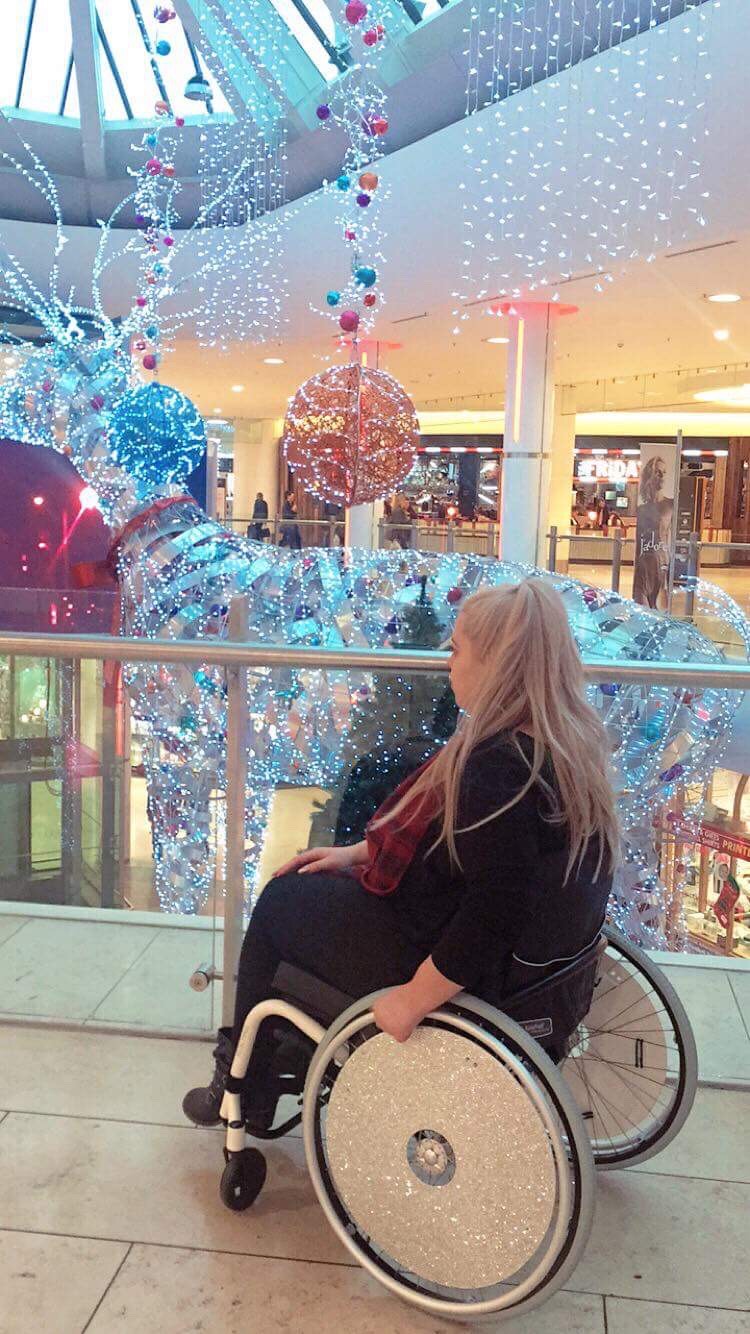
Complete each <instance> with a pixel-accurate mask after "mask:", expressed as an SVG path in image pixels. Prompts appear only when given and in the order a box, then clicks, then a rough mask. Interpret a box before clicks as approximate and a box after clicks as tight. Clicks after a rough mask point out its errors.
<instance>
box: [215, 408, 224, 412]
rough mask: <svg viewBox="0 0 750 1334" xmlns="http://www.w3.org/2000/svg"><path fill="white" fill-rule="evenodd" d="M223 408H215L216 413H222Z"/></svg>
mask: <svg viewBox="0 0 750 1334" xmlns="http://www.w3.org/2000/svg"><path fill="white" fill-rule="evenodd" d="M222 411H223V408H214V412H222Z"/></svg>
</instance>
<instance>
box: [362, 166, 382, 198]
mask: <svg viewBox="0 0 750 1334" xmlns="http://www.w3.org/2000/svg"><path fill="white" fill-rule="evenodd" d="M379 184H380V182H379V180H378V177H377V176H376V175H375V172H374V171H363V172H362V175H361V176H360V178H359V185H360V186H361V188H362V189H363V190H366V191H367V193H368V194H371V195H372V194H374V193H375V191H376V190H377V188H378V185H379Z"/></svg>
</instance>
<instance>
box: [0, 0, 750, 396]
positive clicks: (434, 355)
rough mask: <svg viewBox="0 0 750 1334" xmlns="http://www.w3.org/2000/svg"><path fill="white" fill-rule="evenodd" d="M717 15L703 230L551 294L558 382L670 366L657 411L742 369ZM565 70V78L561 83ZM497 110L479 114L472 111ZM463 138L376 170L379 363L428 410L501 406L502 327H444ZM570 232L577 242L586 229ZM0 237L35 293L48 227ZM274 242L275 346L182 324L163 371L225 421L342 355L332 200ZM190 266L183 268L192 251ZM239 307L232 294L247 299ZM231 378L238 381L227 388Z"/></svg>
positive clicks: (439, 139) (736, 91) (731, 99)
mask: <svg viewBox="0 0 750 1334" xmlns="http://www.w3.org/2000/svg"><path fill="white" fill-rule="evenodd" d="M618 2H619V0H618ZM464 3H466V0H454V6H455V8H454V7H453V6H451V8H449V9H447V10H446V11H445V12H444V13H439V12H438V13H437V14H436V17H435V18H434V19H431V20H430V21H429V22H425V23H423V25H422V26H421V29H415V30H414V31H413V32H412V33H411V35H410V37H409V41H411V40H412V38H415V39H418V40H425V41H426V37H427V35H428V34H429V33H430V32H432V33H433V35H434V36H433V38H431V39H430V40H431V41H434V42H437V40H438V37H437V35H438V34H439V33H440V25H442V24H447V23H449V22H450V21H451V18H452V15H453V14H454V13H458V12H459V10H460V9H461V6H462V5H463V4H464ZM576 3H577V4H578V3H581V4H582V0H576ZM673 8H674V5H673ZM716 19H717V20H719V21H718V22H715V31H714V33H713V47H712V58H713V59H714V60H715V64H716V68H717V69H720V71H721V88H720V92H721V95H720V96H714V97H713V98H712V100H711V103H710V108H709V113H708V115H707V123H706V132H707V135H708V139H707V144H708V150H707V153H706V156H705V161H704V179H703V180H702V184H704V185H705V192H706V194H707V196H708V198H707V203H706V210H705V211H706V220H705V224H701V223H698V222H697V221H695V222H694V223H691V224H689V225H686V226H685V227H684V229H683V231H682V234H681V236H680V238H679V244H675V245H673V247H672V249H671V250H668V251H662V252H660V253H659V254H657V255H656V258H655V260H654V262H653V263H648V264H647V263H646V262H644V261H642V260H637V261H631V262H629V263H627V264H621V265H619V266H618V267H617V268H616V269H613V272H612V274H611V275H610V276H611V277H612V279H613V281H612V282H611V283H608V282H607V281H604V282H602V281H601V280H600V278H599V277H598V276H597V275H591V273H590V267H589V268H587V266H586V264H585V262H584V261H583V258H582V254H583V252H581V256H579V262H577V263H576V264H575V265H574V267H573V273H574V277H573V278H572V279H570V280H569V281H567V282H566V283H565V284H564V285H563V286H562V287H561V289H560V290H561V292H562V294H563V296H564V299H565V300H566V301H570V302H572V303H575V304H576V305H578V306H579V307H580V313H579V314H578V315H576V316H575V317H572V318H570V319H568V320H565V321H563V322H562V324H561V328H560V335H559V372H558V378H559V380H560V381H562V382H565V383H579V384H580V383H590V382H592V381H595V380H597V379H604V378H607V379H609V380H611V381H614V380H615V379H617V380H621V381H623V382H627V381H628V380H629V378H630V377H635V376H639V375H641V373H647V374H648V375H651V376H655V375H656V376H661V375H662V373H663V372H672V371H677V370H678V369H679V370H680V371H681V372H684V373H685V374H684V377H683V378H682V380H681V383H680V384H679V385H677V383H676V381H675V380H674V379H670V380H669V381H664V380H662V379H660V380H659V385H658V393H659V395H660V402H662V403H664V404H665V405H666V404H668V403H670V402H672V401H673V400H674V401H682V402H688V403H689V402H692V399H691V397H690V396H689V395H690V393H692V391H687V393H686V394H683V393H682V388H683V386H687V383H688V378H689V375H690V374H692V373H693V372H695V371H697V369H698V368H713V369H717V373H718V374H719V376H720V377H721V376H722V375H723V368H724V367H725V366H729V367H731V366H735V365H738V366H739V367H740V369H738V370H737V371H736V372H734V371H730V372H729V374H730V375H733V374H741V373H742V370H743V369H744V362H745V361H746V360H748V359H750V287H748V285H747V279H746V275H747V273H748V272H750V267H749V265H750V233H749V232H748V230H747V228H746V219H748V218H750V169H749V168H750V162H749V161H748V140H747V135H746V132H745V126H746V124H747V115H746V110H747V103H748V95H747V81H746V71H745V64H744V52H745V51H746V50H747V48H748V46H749V45H750V9H749V7H748V6H747V5H746V4H745V3H744V0H724V2H723V4H722V5H721V7H720V8H719V7H717V14H716ZM443 31H446V29H444V30H443ZM609 54H611V53H609ZM436 58H437V57H436ZM605 59H606V56H605ZM597 63H598V62H597ZM592 67H593V62H590V61H588V62H587V61H585V62H584V63H583V65H582V67H581V69H580V72H579V74H578V75H577V76H576V77H578V78H579V82H581V83H582V84H583V86H584V87H585V86H586V79H587V77H588V72H589V71H590V70H592ZM415 77H416V76H415ZM566 77H568V76H565V75H563V76H561V82H564V80H565V78H566ZM662 86H663V85H662ZM316 95H317V94H316ZM517 99H518V101H519V104H520V103H521V101H522V99H527V100H528V105H529V116H530V117H533V115H534V114H535V113H534V108H535V105H536V103H535V100H534V90H533V89H529V90H527V91H526V92H525V93H520V94H518V95H517ZM648 105H650V103H649V104H648ZM743 108H744V110H743ZM492 114H493V112H492V109H488V110H485V111H481V112H479V113H478V116H479V117H482V116H488V115H492ZM658 114H659V113H658V105H657V103H656V100H654V108H653V115H654V123H653V127H652V134H651V139H652V142H653V144H654V145H655V148H654V151H655V152H656V151H664V149H665V147H668V145H665V143H664V134H663V132H662V131H660V130H659V126H658ZM477 123H478V122H477ZM530 123H531V124H532V125H533V120H531V121H530ZM130 133H131V135H132V126H131V130H130ZM465 136H466V122H462V121H460V120H457V121H454V123H452V124H449V125H447V126H446V127H445V128H444V129H442V130H438V131H436V132H435V133H434V134H433V135H431V136H429V137H427V138H421V139H417V141H416V142H414V143H411V144H408V145H407V146H405V147H403V148H401V149H400V150H398V151H396V152H393V153H392V154H389V156H388V158H387V159H386V160H385V162H384V164H383V167H382V171H383V172H385V171H386V170H387V173H388V182H389V185H390V198H389V199H388V201H387V202H384V204H383V206H382V207H383V223H384V228H385V232H386V235H385V239H384V251H385V258H386V263H385V269H384V290H385V293H386V297H387V302H386V304H384V306H383V308H382V314H381V316H380V318H379V320H378V323H377V326H376V329H375V335H376V338H377V339H378V340H380V356H381V364H384V365H386V366H387V367H388V369H390V370H392V371H393V373H394V374H396V375H398V376H399V378H400V379H401V380H402V381H403V382H404V384H405V385H406V386H407V387H408V388H409V390H410V392H411V393H412V394H413V396H414V399H415V401H416V403H417V405H418V406H419V407H421V408H423V409H424V408H430V407H434V408H440V407H454V408H458V407H459V406H460V407H461V408H466V409H471V408H490V407H497V406H499V405H500V403H501V401H502V388H503V380H504V369H505V349H504V346H503V345H502V344H491V343H489V342H488V341H487V340H488V339H489V338H490V337H502V336H503V331H502V320H501V319H500V320H498V319H497V317H495V316H492V315H491V314H490V313H489V311H488V310H487V308H486V307H485V306H476V307H472V308H471V310H470V314H471V318H470V319H469V320H467V321H466V322H461V329H462V332H461V334H460V335H458V336H457V335H455V334H454V332H453V330H454V329H455V328H456V327H457V320H456V309H457V306H458V307H459V308H464V306H463V301H462V300H457V299H456V298H454V297H452V295H451V292H452V291H453V290H454V289H455V285H456V264H457V257H458V256H460V255H461V253H462V239H463V237H462V218H461V210H460V203H459V196H458V193H457V185H458V184H459V183H460V182H461V181H462V179H463V177H464V176H465V173H466V166H465V155H464V145H465V142H466V139H465ZM325 137H326V136H323V138H325ZM569 169H570V177H569V179H570V193H571V197H572V198H573V199H576V198H580V197H582V196H581V194H580V191H581V189H582V185H581V182H582V180H583V168H582V166H581V164H580V163H578V162H576V161H575V157H574V155H573V156H571V159H570V162H569ZM548 217H549V215H548ZM544 225H546V224H544V223H542V222H540V221H539V220H538V219H537V220H534V219H530V224H529V227H530V239H529V244H530V245H533V244H535V243H536V244H539V243H540V240H541V238H542V236H543V234H544V230H543V229H544ZM579 230H580V237H581V240H583V238H584V236H585V228H584V227H583V225H581V227H580V229H579ZM0 232H2V233H3V234H4V235H5V238H6V240H7V242H8V245H9V247H10V249H11V250H13V251H14V253H16V254H17V255H18V257H19V258H20V259H21V261H22V262H23V263H24V264H26V266H27V267H28V269H29V272H30V273H31V274H32V276H33V277H34V279H35V280H36V281H37V282H38V283H40V284H43V283H44V282H45V276H46V273H47V270H48V267H49V256H50V253H51V247H50V245H49V243H48V241H49V229H47V228H45V227H43V226H41V225H40V226H37V227H35V228H29V227H28V226H25V225H23V224H22V223H19V222H13V221H8V222H6V223H4V224H0ZM68 235H69V244H68V245H67V246H66V247H65V250H64V252H63V255H62V270H61V285H62V286H66V285H67V284H68V283H71V282H72V283H75V284H76V287H77V290H78V292H79V293H80V294H81V299H85V291H86V285H87V276H88V274H90V270H91V259H92V253H93V245H94V243H95V239H96V238H95V234H94V231H93V229H91V228H89V227H74V228H71V229H70V231H69V233H68ZM123 239H124V238H123ZM575 239H576V238H574V240H575ZM45 240H47V244H45ZM269 244H271V245H273V246H274V247H275V249H276V251H277V253H276V256H275V258H276V261H277V263H278V265H279V266H280V268H281V269H282V270H283V272H284V275H285V278H286V281H287V293H288V295H287V297H286V299H285V306H286V310H287V319H286V322H285V324H284V326H283V327H282V328H281V330H280V333H279V338H278V340H277V341H276V342H275V343H274V344H273V345H272V344H268V343H267V344H265V345H263V346H253V345H252V343H238V344H234V345H232V346H231V347H230V348H229V349H228V350H227V352H226V353H225V354H222V355H220V354H219V353H218V352H213V353H212V354H211V355H207V353H206V350H205V348H202V347H199V346H198V345H197V344H196V342H195V340H194V338H193V337H192V336H191V333H190V330H189V329H188V330H185V331H184V332H183V335H182V336H181V337H180V338H179V340H178V342H177V344H176V347H175V350H174V352H173V353H171V354H169V356H168V358H167V359H166V360H165V366H164V374H165V378H167V379H169V380H170V381H171V382H172V383H174V384H175V385H176V386H177V387H179V388H182V389H184V390H186V391H187V392H189V393H190V394H191V395H192V396H193V398H194V399H195V400H196V402H197V403H198V406H199V407H200V408H201V410H202V411H204V412H205V413H207V414H211V413H213V412H215V411H216V410H217V409H220V410H221V412H222V414H224V415H227V416H240V417H245V418H250V417H267V416H276V415H279V414H280V413H282V412H283V410H284V407H285V405H286V402H287V400H288V398H289V396H290V394H291V393H292V392H293V390H294V389H295V388H296V387H297V385H298V384H299V383H300V382H301V381H302V380H303V379H305V378H306V377H307V376H308V375H310V374H312V373H314V372H315V371H316V370H319V369H322V367H323V365H324V364H325V358H327V357H331V356H334V357H336V358H337V359H338V358H339V357H340V356H341V355H342V354H341V352H340V351H339V350H338V348H337V346H336V342H335V340H334V339H333V338H332V336H331V334H332V330H331V326H330V325H329V324H327V323H326V321H325V320H324V319H322V318H321V317H320V316H319V315H318V314H316V313H314V312H313V311H312V310H311V309H310V302H311V300H314V299H315V298H319V296H320V293H321V292H325V291H326V290H327V288H328V287H329V286H331V285H334V283H335V282H336V281H338V278H339V275H338V272H337V266H338V267H340V266H341V265H342V264H345V263H346V256H345V254H344V253H339V250H338V248H337V247H336V246H335V245H333V246H332V244H331V206H330V200H329V198H328V196H326V195H324V194H322V193H320V192H318V193H317V194H315V195H313V196H312V197H310V198H308V199H306V200H305V201H304V203H303V204H302V205H297V206H296V207H295V208H294V209H292V210H291V211H289V217H288V220H287V222H286V223H285V225H284V227H283V228H282V230H281V232H280V233H279V235H278V236H274V235H272V236H271V237H270V239H269ZM185 262H186V263H187V264H188V265H189V263H190V251H189V250H188V251H187V253H186V259H185ZM129 263H130V261H129V260H127V259H126V260H124V261H123V262H122V263H121V264H119V265H115V266H114V268H113V269H112V270H111V273H112V281H111V283H110V286H109V288H108V290H107V293H106V295H107V300H108V306H109V307H110V308H111V309H112V311H113V312H115V313H116V312H117V311H118V310H119V311H122V310H125V309H127V307H128V304H129V302H130V300H131V296H132V285H133V281H134V278H135V270H134V269H133V268H129V267H128V266H129ZM238 281H240V282H241V280H239V279H238ZM597 287H601V288H602V289H603V290H601V291H597V290H596V289H597ZM727 290H729V291H735V292H737V293H739V294H741V295H742V296H743V298H745V299H744V300H743V301H742V302H741V303H739V304H737V305H735V306H732V307H723V308H722V307H714V306H712V305H711V304H709V303H708V302H707V301H706V299H705V298H706V296H707V295H708V294H710V293H711V292H717V291H727ZM238 299H239V300H242V292H241V290H240V291H239V292H238ZM248 305H250V294H249V293H248ZM466 308H467V309H468V307H466ZM720 328H727V329H728V332H729V336H728V338H727V339H726V340H724V341H722V342H718V341H717V340H716V339H715V338H714V331H715V330H717V329H720ZM394 344H397V345H399V346H393V345H394ZM268 357H277V358H280V359H281V361H282V364H281V365H273V366H269V365H267V364H266V361H265V359H266V358H268ZM716 382H717V383H718V382H719V381H718V380H717V381H716ZM233 385H239V386H242V388H241V389H239V390H237V392H234V391H233V390H232V386H233ZM622 394H623V396H624V397H626V398H627V399H628V401H627V402H624V403H622V406H623V407H628V408H633V407H636V406H639V404H638V402H637V401H636V400H637V398H638V395H641V396H642V398H643V406H656V404H655V403H654V402H653V397H652V400H651V401H649V398H648V395H647V390H646V388H645V387H644V383H643V382H642V381H640V380H639V381H638V382H637V383H636V382H635V381H633V382H632V383H623V386H622ZM594 396H595V395H594Z"/></svg>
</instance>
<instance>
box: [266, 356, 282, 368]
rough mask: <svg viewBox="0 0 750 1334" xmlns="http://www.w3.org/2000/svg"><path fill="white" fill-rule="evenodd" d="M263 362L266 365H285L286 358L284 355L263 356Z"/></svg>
mask: <svg viewBox="0 0 750 1334" xmlns="http://www.w3.org/2000/svg"><path fill="white" fill-rule="evenodd" d="M263 364H264V366H283V365H284V358H283V357H264V358H263Z"/></svg>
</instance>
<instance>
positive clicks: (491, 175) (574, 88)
mask: <svg viewBox="0 0 750 1334" xmlns="http://www.w3.org/2000/svg"><path fill="white" fill-rule="evenodd" d="M665 20H667V21H665ZM720 21H721V9H720V6H719V5H714V4H701V3H692V0H687V3H685V4H682V5H681V6H680V18H679V20H678V22H672V20H671V17H670V13H668V12H667V10H666V9H665V6H664V4H663V0H645V3H642V4H641V5H640V6H639V8H638V12H637V14H636V13H635V11H633V12H632V13H630V14H628V13H626V12H625V11H624V10H622V11H621V12H619V15H618V14H616V13H615V7H614V6H613V4H612V3H611V0H585V3H584V4H583V5H581V6H579V7H578V8H577V9H576V10H575V12H573V13H571V15H570V21H569V22H566V21H565V20H564V19H563V18H562V17H561V13H558V12H556V11H555V12H552V11H551V12H550V13H548V12H547V9H546V7H545V8H544V11H543V12H542V10H540V9H539V8H538V7H536V6H534V5H524V4H521V3H514V4H511V5H504V6H501V5H498V4H497V2H496V0H475V3H473V4H472V6H471V9H470V11H469V19H468V30H467V50H466V55H467V70H468V77H467V89H466V114H467V122H466V137H465V144H464V153H465V163H466V174H465V177H464V179H463V180H462V181H461V183H460V187H459V189H460V196H459V197H460V199H461V208H462V212H463V225H464V242H463V244H464V246H465V256H464V260H463V273H462V277H461V280H460V282H459V285H458V289H457V291H456V292H455V296H456V297H458V298H459V299H460V301H459V302H457V303H456V307H455V311H454V314H455V316H456V319H457V323H456V326H455V329H454V332H456V333H457V332H459V331H460V327H461V323H462V322H463V321H464V320H465V319H467V318H469V317H470V311H469V309H468V308H467V306H468V303H472V307H473V305H474V304H475V303H479V302H481V300H482V298H487V300H488V301H489V300H491V299H493V298H497V297H501V296H507V297H520V296H522V295H524V296H526V297H528V296H529V294H530V293H533V292H534V291H535V290H538V291H539V293H540V299H544V300H546V301H550V300H551V301H558V300H560V299H561V297H562V296H563V295H564V292H565V290H566V289H565V288H564V287H562V286H561V284H564V283H566V282H568V281H569V280H570V279H571V278H572V277H573V275H574V274H580V273H583V272H585V273H587V274H591V275H592V276H593V277H594V282H593V283H592V287H593V288H594V290H597V291H601V290H602V289H603V287H604V285H605V284H606V283H608V282H612V281H613V280H614V277H615V275H616V273H617V269H618V267H619V266H621V265H623V264H624V263H625V262H626V261H631V260H633V259H634V258H636V257H637V256H642V257H644V258H645V259H646V260H647V261H651V260H653V259H654V257H655V256H656V254H659V253H662V252H663V251H665V250H667V249H668V248H669V247H674V246H676V245H678V244H681V243H683V241H684V240H686V239H687V240H689V241H692V240H693V239H694V237H695V235H696V224H698V226H701V225H702V224H703V223H704V221H705V213H706V208H707V203H706V198H707V195H706V187H705V173H704V170H703V164H704V158H705V153H706V151H707V149H708V142H707V139H706V106H707V102H708V99H709V98H710V97H711V96H712V95H715V94H716V92H717V91H718V87H719V84H718V82H717V80H716V77H715V71H714V68H713V61H712V51H711V35H712V28H713V27H714V26H715V25H716V24H717V23H718V22H720ZM667 144H669V150H668V151H666V150H665V146H666V145H667ZM594 163H595V164H596V165H595V168H593V164H594ZM573 197H575V199H576V208H575V209H571V207H570V201H571V199H572V198H573ZM582 216H583V217H585V220H586V225H585V227H579V226H578V219H579V218H580V217H582ZM597 274H598V275H600V277H599V278H598V279H597V278H596V275H597ZM480 308H481V307H480Z"/></svg>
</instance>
